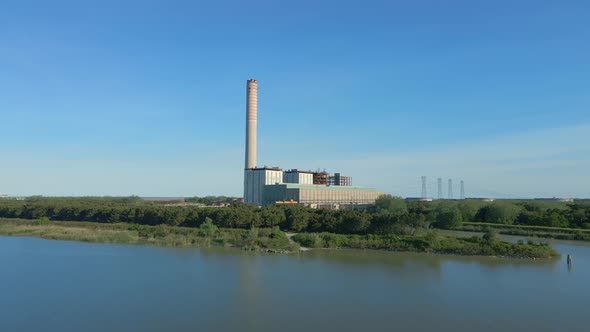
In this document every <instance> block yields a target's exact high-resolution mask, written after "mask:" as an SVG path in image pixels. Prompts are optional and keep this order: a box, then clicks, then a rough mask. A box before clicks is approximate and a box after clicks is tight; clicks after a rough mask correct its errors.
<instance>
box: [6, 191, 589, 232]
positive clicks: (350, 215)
mask: <svg viewBox="0 0 590 332" xmlns="http://www.w3.org/2000/svg"><path fill="white" fill-rule="evenodd" d="M0 217H4V218H23V219H38V218H42V217H47V218H49V219H51V220H61V221H92V222H100V223H115V222H127V223H136V224H144V225H160V224H167V225H172V226H186V227H199V226H200V225H201V224H202V223H204V222H205V221H206V220H208V218H209V219H211V220H212V221H213V223H214V224H215V225H216V226H218V227H223V228H244V229H248V228H253V227H261V228H263V227H274V226H278V227H280V228H281V229H286V230H290V231H295V232H330V233H341V234H405V235H413V234H415V233H416V232H419V231H421V230H423V229H427V228H430V227H436V228H454V227H458V226H460V225H461V223H462V222H464V221H471V222H487V223H498V224H515V225H534V226H551V227H568V228H590V202H584V201H582V202H576V203H572V204H564V203H560V204H550V203H542V202H535V201H496V202H491V203H488V202H482V201H477V200H461V201H435V202H406V201H404V200H403V199H400V198H396V197H392V196H389V195H386V196H382V197H381V198H379V199H378V200H377V201H376V203H375V205H373V206H370V207H369V208H367V209H366V210H364V211H357V210H335V211H334V210H324V209H317V210H316V209H310V208H307V207H304V206H302V205H284V206H280V205H272V206H265V207H262V208H258V207H255V206H250V205H246V204H240V203H233V204H232V205H230V206H229V207H224V208H203V207H195V206H162V205H157V204H151V203H146V202H144V201H143V200H142V199H141V198H139V197H81V198H47V197H31V198H28V199H26V200H24V201H11V200H0Z"/></svg>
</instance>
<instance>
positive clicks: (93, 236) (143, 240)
mask: <svg viewBox="0 0 590 332" xmlns="http://www.w3.org/2000/svg"><path fill="white" fill-rule="evenodd" d="M0 235H11V236H34V237H39V238H43V239H51V240H72V241H84V242H99V243H122V244H143V245H155V246H165V247H195V248H202V247H210V246H225V247H241V248H244V249H247V250H262V251H296V250H298V249H299V247H298V245H297V244H294V243H289V239H288V238H287V236H286V235H285V234H284V233H283V232H281V231H279V230H278V229H276V228H275V229H270V228H264V229H257V228H254V229H250V230H244V229H217V228H216V227H214V228H213V229H206V228H205V227H202V228H188V227H177V226H174V227H173V226H167V225H158V226H147V225H137V224H127V223H115V224H100V223H93V222H73V221H65V222H57V221H48V220H43V219H41V220H24V219H0Z"/></svg>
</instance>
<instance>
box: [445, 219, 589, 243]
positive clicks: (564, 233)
mask: <svg viewBox="0 0 590 332" xmlns="http://www.w3.org/2000/svg"><path fill="white" fill-rule="evenodd" d="M453 230H457V231H466V232H486V231H489V230H494V231H496V232H498V233H500V234H504V235H518V236H524V237H541V238H547V239H557V240H577V241H590V229H579V228H561V227H545V226H525V225H503V224H492V223H480V222H464V223H463V224H462V225H461V226H460V227H453Z"/></svg>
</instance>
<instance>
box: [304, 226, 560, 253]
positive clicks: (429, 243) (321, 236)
mask: <svg viewBox="0 0 590 332" xmlns="http://www.w3.org/2000/svg"><path fill="white" fill-rule="evenodd" d="M294 239H295V241H297V242H298V243H299V244H301V245H302V246H305V247H310V248H342V247H345V248H354V249H385V250H392V251H410V252H431V253H442V254H455V255H479V256H505V257H513V258H550V257H554V256H558V255H559V254H558V253H557V252H556V251H555V250H554V249H553V248H551V246H549V245H547V244H543V243H534V242H529V243H527V244H524V243H520V244H518V243H508V242H502V241H498V240H497V238H496V237H495V235H494V233H486V234H485V235H484V237H481V238H480V237H471V238H458V237H443V236H438V235H437V233H436V232H434V231H431V232H427V233H425V234H423V235H419V236H408V235H374V234H367V235H344V234H331V233H302V234H297V235H295V237H294Z"/></svg>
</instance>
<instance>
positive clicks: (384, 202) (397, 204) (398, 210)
mask: <svg viewBox="0 0 590 332" xmlns="http://www.w3.org/2000/svg"><path fill="white" fill-rule="evenodd" d="M372 210H373V211H374V212H377V213H381V212H387V213H390V214H393V215H397V216H401V215H403V214H406V213H408V207H407V204H406V202H405V201H404V200H403V199H402V198H400V197H394V196H391V195H383V196H381V197H379V198H377V200H375V205H374V206H373V208H372Z"/></svg>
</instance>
